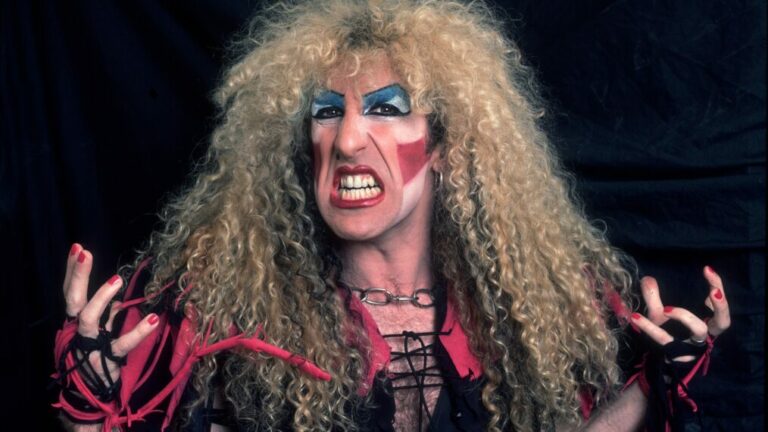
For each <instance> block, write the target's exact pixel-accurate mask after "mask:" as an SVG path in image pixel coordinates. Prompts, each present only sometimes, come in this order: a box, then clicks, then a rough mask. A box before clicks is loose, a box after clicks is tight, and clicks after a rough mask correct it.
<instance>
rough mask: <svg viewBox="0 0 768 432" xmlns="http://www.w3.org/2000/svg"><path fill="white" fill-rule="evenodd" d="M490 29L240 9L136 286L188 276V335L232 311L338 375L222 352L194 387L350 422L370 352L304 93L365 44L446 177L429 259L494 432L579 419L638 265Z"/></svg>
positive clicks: (404, 15) (491, 24)
mask: <svg viewBox="0 0 768 432" xmlns="http://www.w3.org/2000/svg"><path fill="white" fill-rule="evenodd" d="M500 29H501V25H500V23H499V22H498V21H497V20H496V19H495V18H494V16H493V13H492V12H491V11H490V9H489V8H488V7H487V6H485V5H483V4H482V3H480V2H471V3H468V4H465V3H460V2H456V1H430V0H425V1H416V0H400V1H376V0H368V1H366V0H360V1H358V0H332V1H322V2H315V1H312V2H309V1H308V2H305V3H301V4H285V3H281V4H279V5H276V6H271V7H268V8H267V9H265V10H263V11H261V13H260V14H259V15H258V16H257V17H256V18H255V19H254V20H253V22H252V24H251V26H250V27H249V29H248V30H247V31H246V32H245V35H244V36H243V37H242V39H241V40H240V41H239V42H238V43H237V44H236V45H235V50H236V52H237V53H239V54H238V55H237V57H236V59H235V61H234V62H233V64H232V66H231V68H230V69H229V70H228V71H227V72H226V74H225V76H224V78H223V83H222V85H221V87H220V89H219V90H218V92H217V93H216V101H217V102H218V104H219V105H220V107H221V112H222V114H221V123H220V126H219V127H218V128H217V129H216V131H215V132H214V134H213V137H212V142H211V146H210V149H209V150H208V153H207V155H206V157H205V159H204V161H203V162H202V163H201V164H200V166H199V167H198V168H197V170H196V172H195V181H194V184H192V185H190V186H189V187H188V188H187V189H186V190H185V191H184V192H183V193H181V194H180V195H179V196H178V197H176V198H175V199H174V200H172V202H171V203H170V204H169V205H168V206H167V208H166V209H165V211H164V212H163V215H162V217H163V222H164V228H163V229H162V230H160V231H158V232H156V233H155V234H153V236H152V237H151V239H150V242H149V245H148V247H147V249H146V250H145V251H144V252H143V256H152V257H153V276H152V281H151V282H150V284H149V285H148V287H147V291H148V292H150V293H151V292H156V291H157V290H159V289H160V286H162V284H163V283H164V282H166V281H168V280H170V279H177V280H178V288H179V289H180V290H183V289H185V288H187V287H189V286H190V285H192V284H193V286H192V288H191V289H189V290H188V293H187V297H186V301H187V302H188V303H189V304H190V305H193V307H194V308H195V309H196V311H197V313H198V315H199V318H200V319H199V320H198V323H199V326H200V328H199V329H198V330H199V331H201V332H202V331H203V330H204V328H203V326H206V325H207V323H209V322H213V333H212V338H213V340H216V339H218V338H222V337H225V336H226V334H227V330H228V329H229V328H230V326H231V325H232V324H234V325H236V326H237V327H238V328H239V329H241V330H242V331H244V332H245V333H247V334H253V333H254V332H256V331H257V327H258V326H263V334H264V336H263V337H264V338H265V340H267V341H268V342H270V343H273V344H275V345H278V346H280V347H282V348H284V349H287V350H289V351H292V352H294V353H297V354H300V355H303V356H305V357H307V358H308V359H310V360H311V361H313V362H315V363H316V364H317V365H319V366H320V367H321V368H323V369H325V370H327V371H330V372H331V375H332V379H331V380H330V382H325V381H319V380H314V379H311V378H309V377H306V376H304V375H302V374H301V373H300V372H298V371H296V370H295V369H294V368H292V367H290V366H286V365H285V364H284V363H283V362H280V361H275V360H272V359H269V358H266V357H261V356H255V355H249V354H246V353H235V354H234V355H231V356H229V357H227V358H226V360H222V359H221V358H216V357H211V358H208V359H206V361H205V364H204V365H203V366H202V367H201V368H199V370H198V371H197V374H196V380H195V385H196V387H197V390H198V391H199V392H200V394H201V399H205V398H207V397H209V396H210V395H209V394H208V391H207V389H208V385H209V383H210V382H211V380H212V379H213V377H214V376H215V375H216V374H217V373H218V374H221V376H223V378H224V381H223V382H224V384H223V388H224V394H225V396H226V399H227V400H228V401H229V402H230V403H231V404H232V405H233V406H234V409H235V412H236V414H237V417H238V419H239V421H240V422H241V423H242V424H251V425H252V426H258V427H260V428H262V429H270V428H273V427H275V428H276V427H278V426H275V425H279V424H281V422H288V423H289V424H292V425H293V428H294V429H295V430H329V429H339V430H355V429H356V425H355V423H356V421H357V420H358V419H356V418H355V415H354V414H351V413H354V412H355V411H354V410H350V406H355V405H356V404H361V403H365V400H364V398H363V399H361V398H359V397H358V396H357V395H356V391H357V389H358V387H359V385H360V383H361V381H362V377H363V376H364V375H365V370H364V369H365V367H366V358H367V347H366V345H365V343H363V344H350V343H349V337H348V335H349V334H350V332H355V331H358V330H355V329H350V328H349V327H350V326H349V325H348V323H349V322H350V319H349V317H348V312H347V308H346V307H345V305H344V302H343V301H341V300H340V299H339V296H338V295H337V293H336V285H335V280H336V277H337V276H338V274H339V272H340V270H341V269H340V264H339V260H338V258H337V257H336V255H335V253H334V241H335V240H334V238H333V236H332V235H331V234H330V233H329V231H328V228H327V227H326V225H325V223H324V222H323V221H322V219H321V218H320V216H319V213H318V211H317V208H316V204H315V201H314V196H313V191H312V177H311V176H312V173H311V170H312V168H311V167H312V161H311V157H312V155H311V151H310V148H311V147H310V145H311V144H310V143H309V135H308V125H309V120H308V119H309V115H308V108H309V104H310V102H311V98H312V95H313V94H314V92H316V91H317V90H318V89H319V88H321V87H323V85H324V83H325V82H326V80H327V78H328V76H329V74H330V72H331V71H333V70H334V69H336V68H338V67H340V66H341V65H343V64H345V63H348V62H350V61H357V62H364V61H365V59H366V58H368V57H369V56H371V55H373V54H376V55H381V54H385V55H386V56H387V58H388V59H389V61H390V63H391V64H392V67H393V69H394V70H395V72H396V73H397V74H398V76H399V77H400V78H401V79H402V83H401V84H402V85H403V86H404V87H405V88H406V89H407V90H408V91H409V94H410V95H411V101H412V104H413V108H414V110H415V112H419V113H423V114H426V115H428V118H429V119H430V121H431V127H432V129H433V132H434V133H433V134H432V136H433V137H437V139H436V140H435V141H434V142H433V146H434V148H435V149H436V150H437V151H439V152H440V154H441V158H442V161H443V164H444V165H443V166H444V169H443V172H444V173H445V182H444V185H443V186H442V188H440V189H439V190H438V193H437V199H436V203H435V210H434V222H433V228H432V230H433V233H432V241H433V245H432V250H434V251H435V256H434V257H433V262H434V271H435V272H436V273H438V274H439V275H440V276H441V277H443V278H445V279H446V280H448V281H450V282H449V285H450V288H449V295H450V296H451V298H452V299H453V301H454V302H455V304H457V305H458V309H459V312H460V317H461V323H462V324H463V326H464V328H465V329H466V331H467V333H468V335H469V339H470V344H471V348H472V350H473V351H474V352H475V353H476V354H477V355H478V358H480V359H481V361H482V363H483V367H484V370H485V378H486V384H485V386H484V388H483V390H482V401H483V404H484V405H485V407H486V408H487V409H488V411H489V412H490V414H491V421H490V424H489V425H488V429H489V430H507V429H517V430H531V429H548V428H551V427H553V426H554V425H555V424H560V423H563V422H565V423H571V424H578V422H579V415H578V413H579V409H578V408H579V395H580V392H585V391H586V392H590V393H591V394H592V396H593V397H594V398H595V400H596V401H597V403H598V404H599V403H601V401H603V400H605V399H606V398H609V397H611V396H612V395H613V394H614V390H615V389H616V387H617V385H618V384H619V383H620V379H621V377H620V372H619V369H618V367H617V365H616V355H617V349H618V342H617V337H616V334H617V332H616V330H615V329H613V328H612V325H611V324H610V323H611V322H613V320H612V319H611V311H610V310H609V309H610V308H609V307H608V306H607V304H608V303H609V301H608V300H607V299H606V297H607V296H608V294H609V292H608V291H611V292H618V293H619V296H621V297H623V298H624V300H625V301H628V300H629V299H628V294H626V293H627V292H628V289H627V288H628V287H629V285H630V283H631V279H632V278H631V275H630V273H629V272H628V271H627V270H625V267H626V264H625V261H624V259H625V258H624V257H623V255H622V254H621V253H619V252H618V251H616V250H614V249H612V248H611V247H610V246H609V245H608V244H607V242H606V241H605V239H604V235H603V233H602V232H601V231H600V230H598V229H596V228H594V227H593V226H592V225H591V224H590V223H589V222H588V220H587V219H586V218H585V216H584V215H583V214H582V212H581V210H580V209H579V208H578V207H577V206H576V205H575V204H574V203H575V200H574V198H573V196H572V193H571V192H570V190H569V187H568V182H567V181H566V180H567V175H566V174H565V173H564V172H563V171H562V169H561V168H560V167H559V166H558V165H557V163H556V159H555V157H554V155H553V152H552V150H551V148H550V145H549V143H548V141H547V139H546V137H545V135H544V134H543V132H542V131H541V128H540V117H541V112H542V109H541V104H540V103H539V102H538V98H537V96H536V89H535V85H534V82H533V79H532V73H531V71H530V70H529V69H528V68H527V67H526V66H525V65H524V64H523V62H522V60H521V54H520V51H519V50H518V48H517V47H516V46H515V45H514V44H513V43H512V42H511V41H509V40H507V39H506V38H505V37H504V36H503V33H502V32H501V31H500ZM456 239H459V241H456ZM358 333H359V331H358ZM362 339H363V340H364V339H365V337H364V335H363V338H362ZM219 363H221V364H219ZM255 395H258V398H259V400H258V403H256V401H254V398H255ZM286 416H288V417H286ZM290 416H292V417H290Z"/></svg>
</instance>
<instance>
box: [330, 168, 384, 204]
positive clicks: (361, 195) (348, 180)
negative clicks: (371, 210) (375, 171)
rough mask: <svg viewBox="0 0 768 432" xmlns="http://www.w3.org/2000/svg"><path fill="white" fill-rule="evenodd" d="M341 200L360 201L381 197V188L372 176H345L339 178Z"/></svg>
mask: <svg viewBox="0 0 768 432" xmlns="http://www.w3.org/2000/svg"><path fill="white" fill-rule="evenodd" d="M338 192H339V198H341V199H342V200H344V201H358V200H365V199H370V198H375V197H377V196H379V195H381V186H380V185H379V183H377V182H376V179H375V178H374V177H373V176H372V175H370V174H357V175H343V176H341V177H340V178H339V187H338Z"/></svg>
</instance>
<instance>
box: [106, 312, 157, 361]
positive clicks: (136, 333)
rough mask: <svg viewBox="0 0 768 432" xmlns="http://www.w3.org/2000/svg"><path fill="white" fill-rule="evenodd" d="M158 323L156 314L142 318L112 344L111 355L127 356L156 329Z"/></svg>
mask: <svg viewBox="0 0 768 432" xmlns="http://www.w3.org/2000/svg"><path fill="white" fill-rule="evenodd" d="M159 321H160V318H159V317H158V316H157V315H156V314H149V315H147V316H146V317H144V319H143V320H141V321H139V323H138V324H136V327H134V328H133V329H132V330H131V331H129V332H128V333H126V334H124V335H122V336H120V337H119V338H117V339H115V340H114V341H113V342H112V353H113V354H115V355H116V356H119V357H122V356H124V355H126V354H128V353H129V352H130V351H131V350H132V349H134V348H136V347H137V346H138V345H139V344H140V343H141V341H143V340H144V339H145V338H146V337H147V336H149V334H150V333H152V332H153V331H154V330H155V329H156V328H157V323H158V322H159Z"/></svg>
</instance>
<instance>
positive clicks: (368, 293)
mask: <svg viewBox="0 0 768 432" xmlns="http://www.w3.org/2000/svg"><path fill="white" fill-rule="evenodd" d="M350 289H351V290H352V291H356V292H358V293H359V294H360V301H361V302H363V303H368V304H369V305H374V306H384V305H388V304H390V303H410V304H412V305H414V306H416V307H420V308H428V307H432V306H434V304H435V296H434V295H433V294H432V290H431V289H430V288H418V289H416V290H415V291H414V292H413V294H411V295H409V296H404V295H397V294H392V293H391V292H389V291H388V290H387V289H385V288H357V287H352V288H350ZM371 297H373V298H371ZM425 297H426V298H428V299H429V300H428V303H423V302H422V300H421V299H423V298H425Z"/></svg>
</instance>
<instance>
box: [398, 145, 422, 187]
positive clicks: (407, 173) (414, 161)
mask: <svg viewBox="0 0 768 432" xmlns="http://www.w3.org/2000/svg"><path fill="white" fill-rule="evenodd" d="M397 159H398V162H399V163H400V173H401V174H402V176H403V184H407V183H408V182H409V181H411V180H412V179H413V178H414V177H415V176H416V174H418V173H419V171H421V169H422V168H423V167H424V165H426V164H427V162H428V161H429V155H428V154H427V148H426V139H424V138H421V139H419V140H417V141H414V142H412V143H407V144H398V145H397Z"/></svg>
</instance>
